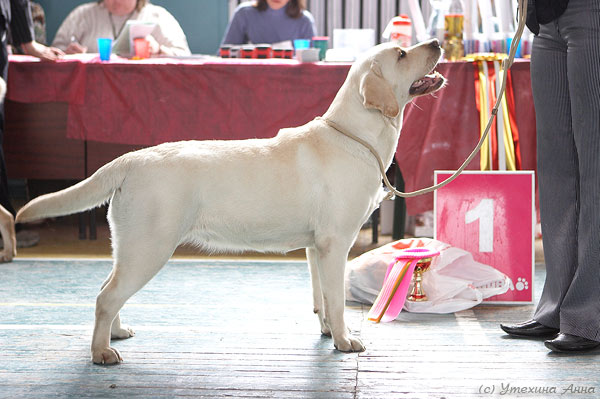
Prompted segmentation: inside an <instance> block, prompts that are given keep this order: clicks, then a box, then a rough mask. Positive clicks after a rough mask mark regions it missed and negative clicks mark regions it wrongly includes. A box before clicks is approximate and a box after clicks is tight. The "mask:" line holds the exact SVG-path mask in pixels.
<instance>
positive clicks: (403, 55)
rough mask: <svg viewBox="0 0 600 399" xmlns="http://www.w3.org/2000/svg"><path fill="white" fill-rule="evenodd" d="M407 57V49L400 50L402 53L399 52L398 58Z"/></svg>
mask: <svg viewBox="0 0 600 399" xmlns="http://www.w3.org/2000/svg"><path fill="white" fill-rule="evenodd" d="M404 57H406V51H404V50H400V53H399V54H398V59H401V58H404Z"/></svg>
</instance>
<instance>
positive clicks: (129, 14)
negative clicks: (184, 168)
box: [52, 0, 190, 56]
mask: <svg viewBox="0 0 600 399" xmlns="http://www.w3.org/2000/svg"><path fill="white" fill-rule="evenodd" d="M128 20H137V21H145V22H154V23H156V24H157V26H156V28H155V29H154V31H153V32H152V34H151V35H149V36H148V37H146V39H148V41H149V42H150V54H161V55H167V56H169V55H171V56H185V55H190V48H189V47H188V43H187V39H186V37H185V34H184V33H183V30H182V29H181V26H179V23H178V22H177V20H176V19H175V18H174V17H173V16H172V15H171V14H170V13H169V12H168V11H167V10H165V9H164V8H163V7H160V6H155V5H153V4H149V2H148V0H98V1H97V2H93V3H86V4H82V5H80V6H78V7H76V8H75V9H74V10H73V11H71V13H70V14H69V15H68V16H67V18H66V19H65V20H64V21H63V23H62V25H61V26H60V28H58V32H56V36H55V37H54V42H53V43H52V45H53V46H55V47H58V48H60V49H62V50H64V51H65V52H66V53H67V54H75V53H85V52H90V53H97V52H98V43H97V39H98V38H99V37H108V38H112V39H113V40H114V39H116V38H117V37H118V36H119V34H120V33H121V31H122V30H123V29H124V28H125V24H126V23H127V21H128Z"/></svg>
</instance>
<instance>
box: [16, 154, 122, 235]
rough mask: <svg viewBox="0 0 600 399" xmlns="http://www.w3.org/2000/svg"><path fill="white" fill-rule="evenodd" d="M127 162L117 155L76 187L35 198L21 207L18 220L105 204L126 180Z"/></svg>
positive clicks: (37, 218) (71, 211)
mask: <svg viewBox="0 0 600 399" xmlns="http://www.w3.org/2000/svg"><path fill="white" fill-rule="evenodd" d="M127 165H128V163H127V162H126V159H124V157H121V158H117V159H115V160H114V161H112V162H110V163H108V164H106V165H104V166H103V167H101V168H100V169H98V170H97V171H96V173H94V174H93V175H92V176H90V177H88V178H87V179H85V180H83V181H81V182H79V183H77V184H76V185H74V186H71V187H69V188H66V189H64V190H61V191H57V192H55V193H51V194H45V195H42V196H39V197H37V198H35V199H34V200H32V201H30V202H29V203H27V204H26V205H25V206H24V207H23V208H21V209H20V210H19V212H18V213H17V217H16V222H17V223H24V222H31V221H34V220H39V219H43V218H47V217H53V216H63V215H70V214H72V213H76V212H82V211H85V210H87V209H91V208H94V207H96V206H99V205H102V204H103V203H105V202H107V201H108V200H109V199H110V198H111V196H112V194H113V193H114V192H115V190H117V189H118V188H119V187H120V186H121V184H122V183H123V181H124V179H125V176H126V174H127V170H128V166H127Z"/></svg>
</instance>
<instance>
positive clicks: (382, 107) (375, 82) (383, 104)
mask: <svg viewBox="0 0 600 399" xmlns="http://www.w3.org/2000/svg"><path fill="white" fill-rule="evenodd" d="M360 95H361V96H362V97H363V105H364V106H365V108H374V109H378V110H379V111H381V113H382V114H383V115H385V116H387V117H388V118H395V117H397V116H398V113H400V106H399V105H398V101H396V96H395V95H394V92H393V91H392V87H391V86H390V84H389V83H388V82H386V81H385V79H384V78H383V74H382V73H381V66H380V65H379V63H378V62H377V61H373V62H372V63H371V68H370V70H369V72H367V73H366V74H365V75H364V76H363V77H362V79H361V81H360Z"/></svg>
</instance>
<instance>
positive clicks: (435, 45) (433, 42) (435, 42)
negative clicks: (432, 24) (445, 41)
mask: <svg viewBox="0 0 600 399" xmlns="http://www.w3.org/2000/svg"><path fill="white" fill-rule="evenodd" d="M429 45H430V46H431V47H433V48H440V42H439V40H438V39H432V40H431V41H430V42H429Z"/></svg>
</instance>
